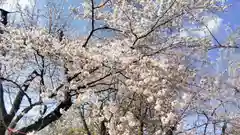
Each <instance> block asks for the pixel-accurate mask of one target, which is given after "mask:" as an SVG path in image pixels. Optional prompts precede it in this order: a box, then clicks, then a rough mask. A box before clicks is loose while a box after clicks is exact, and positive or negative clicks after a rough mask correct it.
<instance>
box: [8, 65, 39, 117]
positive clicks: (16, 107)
mask: <svg viewBox="0 0 240 135" xmlns="http://www.w3.org/2000/svg"><path fill="white" fill-rule="evenodd" d="M37 76H39V74H38V73H37V71H36V70H34V71H33V72H32V73H31V74H30V75H29V76H28V78H27V79H26V80H25V81H24V83H23V85H22V90H20V91H18V93H17V95H16V97H15V99H14V101H13V105H12V108H11V110H10V112H9V115H10V119H11V120H12V119H13V117H14V116H15V114H16V112H17V111H18V110H19V108H20V105H21V102H22V99H23V97H24V95H25V94H24V92H25V91H27V89H28V87H29V86H30V83H31V82H32V81H33V80H34V79H35V78H36V77H37Z"/></svg>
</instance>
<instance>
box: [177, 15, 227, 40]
mask: <svg viewBox="0 0 240 135" xmlns="http://www.w3.org/2000/svg"><path fill="white" fill-rule="evenodd" d="M222 21H223V20H222V18H220V17H217V16H211V15H209V16H205V18H204V25H206V26H207V28H208V29H209V30H210V31H211V32H212V33H216V32H218V30H219V28H220V27H221V25H222ZM206 26H201V27H200V28H197V29H196V28H191V27H190V28H189V29H188V30H183V31H182V32H181V36H182V37H185V36H197V37H205V36H209V35H210V33H209V31H208V30H207V28H206Z"/></svg>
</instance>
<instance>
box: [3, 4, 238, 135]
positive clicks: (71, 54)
mask: <svg viewBox="0 0 240 135" xmlns="http://www.w3.org/2000/svg"><path fill="white" fill-rule="evenodd" d="M227 7H228V6H227V5H226V4H225V2H224V1H220V0H208V1H206V0H199V1H194V0H152V1H144V0H133V1H127V0H106V1H101V3H98V2H97V1H94V0H85V1H83V2H82V3H81V4H80V6H72V7H70V10H71V13H72V15H73V16H74V17H75V19H79V20H88V21H89V24H90V28H89V30H90V31H89V33H88V34H87V35H86V36H83V37H80V38H79V37H78V38H67V37H65V38H62V39H61V40H60V41H59V38H58V37H56V35H54V34H52V33H51V32H49V31H51V30H52V29H53V26H54V25H48V27H47V28H44V27H37V26H35V25H30V24H28V25H27V27H20V28H19V27H15V26H14V25H13V26H8V27H3V30H4V31H5V32H4V34H2V35H1V42H0V47H1V50H0V53H1V59H0V60H1V61H0V62H1V78H0V79H1V80H0V99H1V101H0V106H1V110H0V112H1V113H0V114H1V115H0V116H1V128H0V132H1V133H4V132H5V131H6V130H9V129H16V128H17V130H16V131H15V133H14V134H21V133H23V132H24V133H27V132H32V131H40V130H42V129H43V128H45V127H46V126H48V125H49V124H51V123H53V122H56V121H57V122H59V121H60V120H61V117H62V115H63V114H66V113H68V111H69V113H70V114H71V112H73V110H74V109H73V110H69V109H70V108H71V107H73V108H75V109H76V110H77V112H78V115H76V118H75V119H76V121H81V123H80V124H79V128H81V129H82V130H81V132H84V133H85V134H88V135H93V134H99V135H108V134H109V135H117V134H119V135H131V134H139V135H145V134H152V135H154V134H155V135H173V134H186V135H187V134H197V133H199V132H201V133H203V134H207V133H216V132H219V131H220V132H221V134H225V133H226V129H227V125H228V123H229V121H230V120H231V119H235V118H237V117H239V116H238V115H235V116H233V115H232V114H231V113H229V112H227V111H224V110H231V109H232V108H231V109H227V107H229V106H230V104H228V103H230V102H231V105H233V104H235V105H238V99H237V97H236V96H235V95H234V94H233V93H232V92H234V89H233V88H235V87H231V86H232V85H233V86H236V85H235V84H231V83H229V84H227V83H221V82H224V81H225V80H224V79H226V76H225V75H224V74H223V75H222V76H216V74H210V73H209V72H207V73H206V72H204V71H206V70H204V69H205V67H206V66H209V63H210V62H209V60H208V56H207V53H208V51H209V50H212V49H218V48H223V49H229V48H238V46H236V44H229V43H228V42H226V44H221V43H220V42H218V40H217V39H216V37H215V36H214V34H213V33H212V31H211V29H210V28H209V27H208V25H206V21H207V18H208V19H209V18H210V17H211V18H212V19H214V18H217V13H219V12H223V11H225V9H226V8H227ZM50 13H52V11H51V12H50ZM49 20H51V21H52V17H51V16H50V19H49ZM50 24H52V23H50ZM199 32H204V34H201V35H199V34H197V33H199ZM108 33H110V36H109V35H108ZM192 33H195V34H192ZM213 40H214V41H213ZM231 41H233V39H232V40H231ZM229 78H230V79H232V77H231V76H230V77H229ZM231 82H232V81H231ZM230 84H231V86H230ZM4 91H6V92H4ZM12 92H16V96H15V97H14V100H13V101H11V100H10V101H11V102H10V103H11V107H10V109H9V111H8V110H7V106H6V103H5V101H6V100H5V99H6V98H7V94H11V93H12ZM49 102H50V103H51V104H49ZM21 104H25V106H24V107H23V106H22V107H21ZM51 105H52V106H51ZM34 108H35V109H36V108H37V110H38V111H35V118H34V119H35V120H34V121H32V122H30V123H28V124H27V125H23V126H17V125H18V124H19V123H21V120H22V119H23V118H24V116H25V115H27V114H28V113H29V112H30V111H34ZM219 108H220V109H219ZM234 109H236V110H235V111H236V113H235V114H238V112H239V111H238V110H237V108H236V106H234ZM76 110H75V111H76ZM37 113H38V114H37ZM74 116H75V115H74ZM194 116H196V117H197V119H196V121H193V122H192V123H191V122H189V119H192V118H191V117H194ZM66 117H68V116H66ZM66 119H67V118H66ZM58 120H59V121H58ZM63 123H64V125H65V126H66V127H67V125H68V122H67V121H64V119H63ZM76 123H77V122H76ZM189 123H190V124H189ZM189 125H190V126H189ZM210 126H211V127H210ZM50 130H51V128H50ZM11 132H14V131H11ZM48 132H49V133H51V134H54V130H53V131H48Z"/></svg>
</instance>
